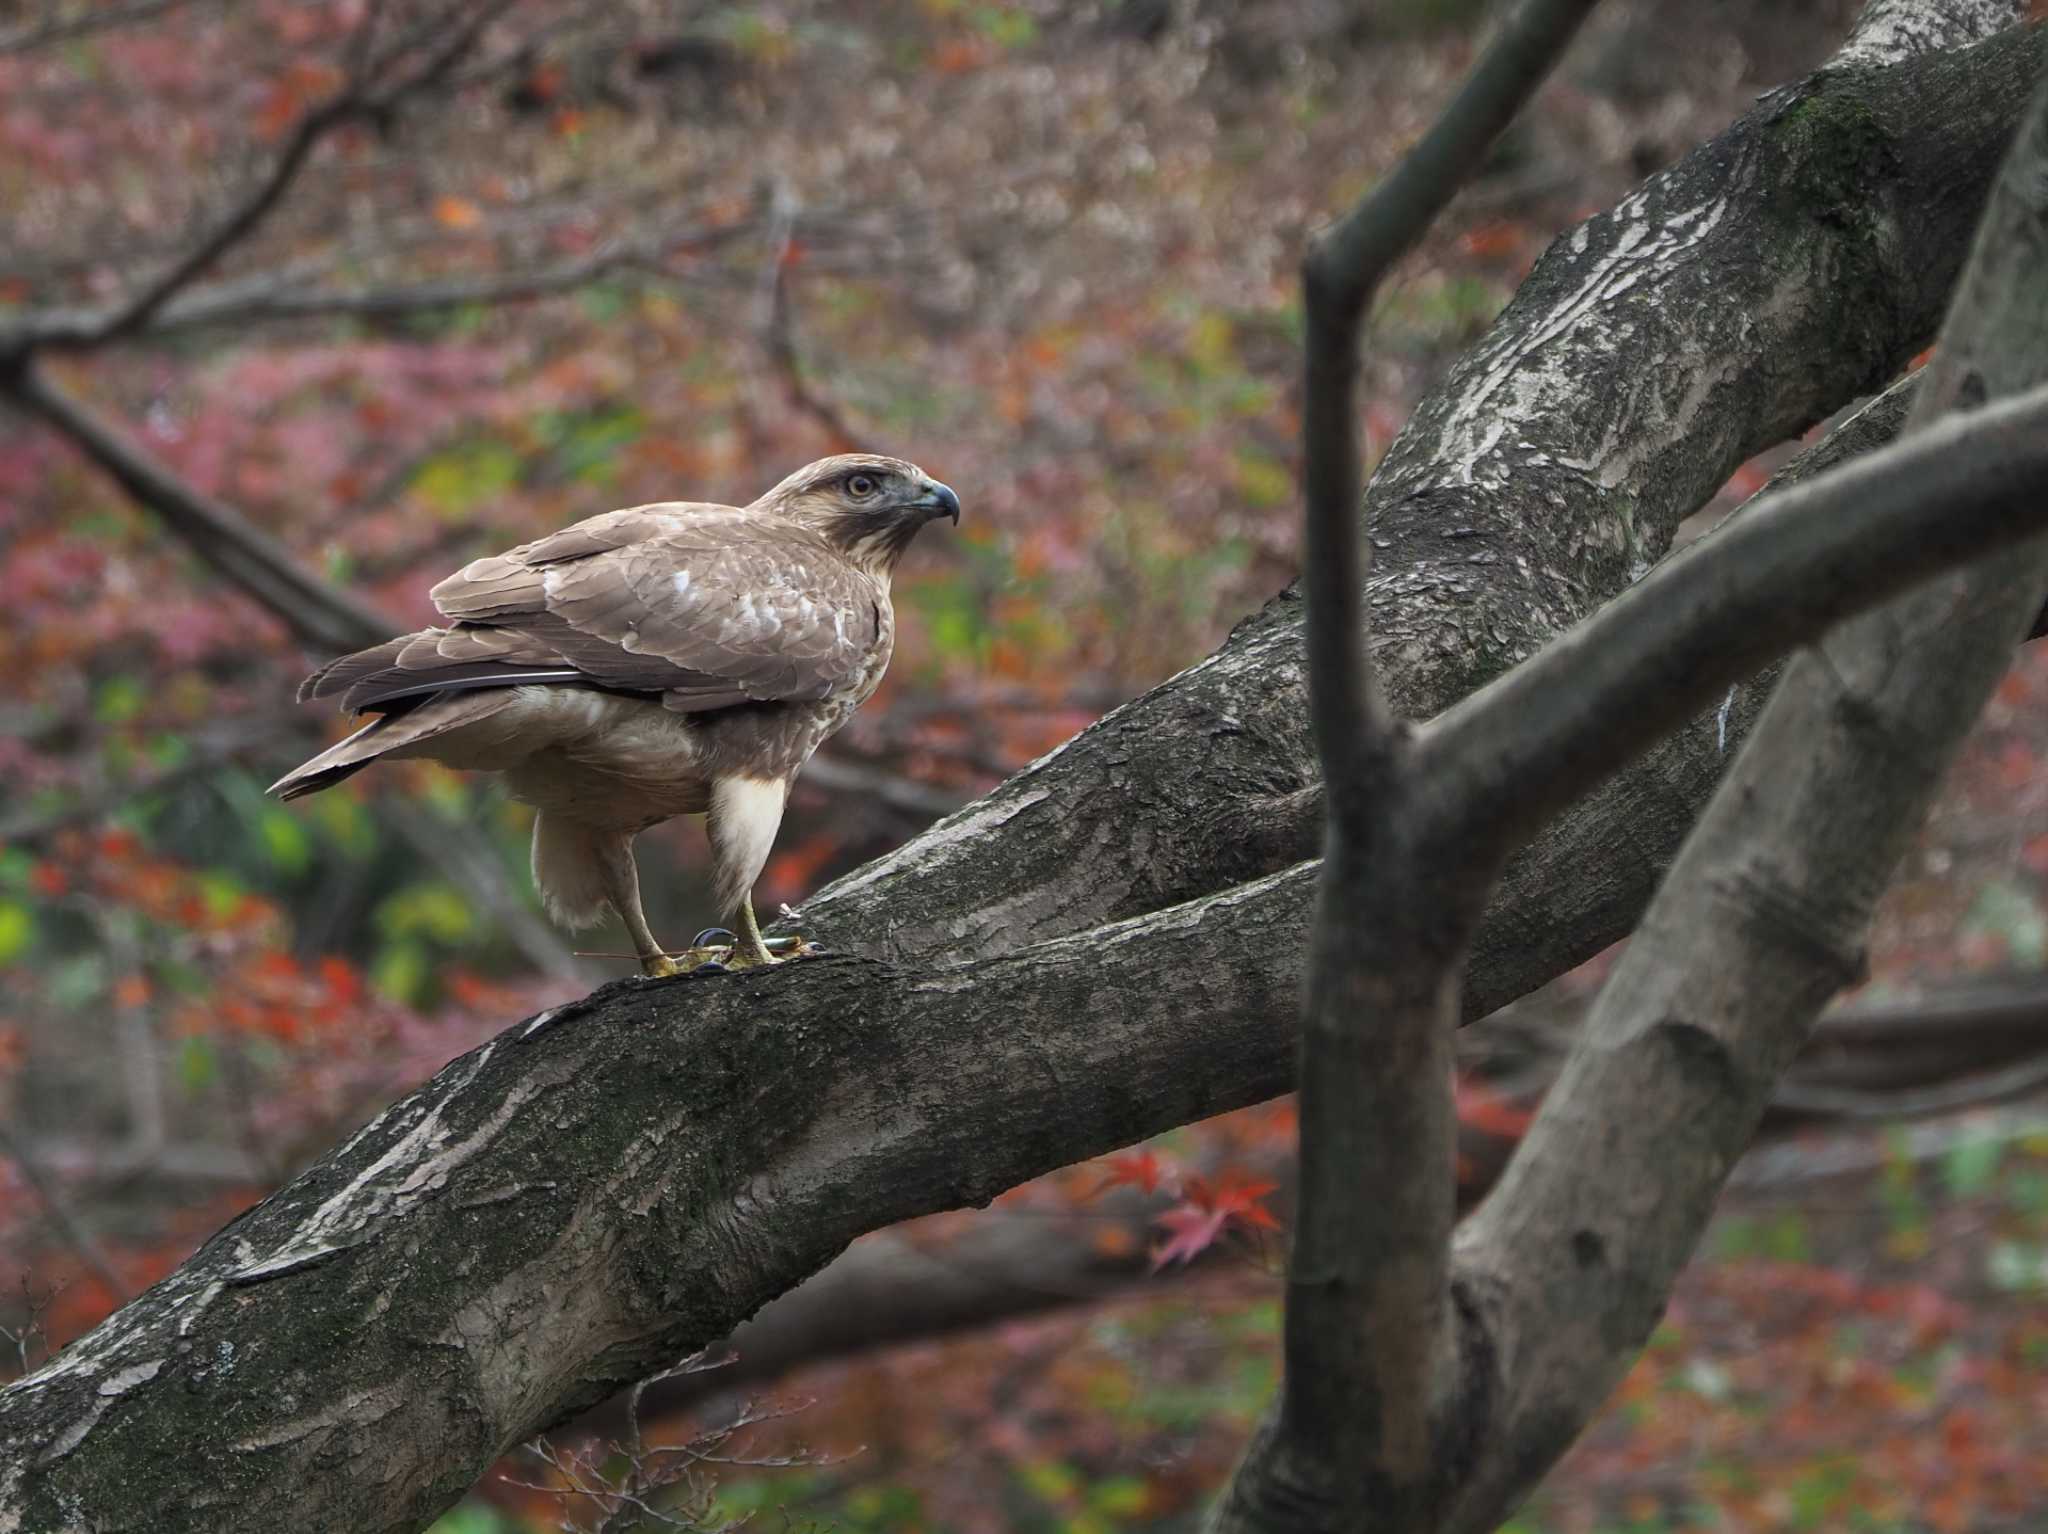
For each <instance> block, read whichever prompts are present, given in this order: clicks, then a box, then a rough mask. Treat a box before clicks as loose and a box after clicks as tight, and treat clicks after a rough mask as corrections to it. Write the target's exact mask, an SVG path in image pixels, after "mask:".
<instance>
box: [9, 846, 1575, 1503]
mask: <svg viewBox="0 0 2048 1534" xmlns="http://www.w3.org/2000/svg"><path fill="white" fill-rule="evenodd" d="M1312 876H1313V870H1312V869H1307V868H1304V869H1299V870H1295V871H1292V872H1290V873H1287V874H1282V875H1278V876H1275V877H1274V878H1271V879H1268V880H1264V881H1260V882H1258V883H1255V884H1252V885H1248V886H1245V887H1243V888H1241V889H1237V890H1232V891H1229V892H1226V893H1224V894H1222V895H1217V896H1212V897H1209V898H1207V899H1204V900H1201V901H1198V902H1194V903H1192V904H1190V905H1187V906H1182V907H1178V908H1175V909H1173V910H1170V911H1166V912H1161V913H1158V914H1156V915H1153V916H1148V917H1144V918H1139V919H1137V920H1135V921H1131V922H1126V923H1121V924H1117V925H1114V926H1111V927H1107V928H1104V929H1100V930H1098V931H1094V932H1089V933H1084V934H1081V935H1079V936H1077V937H1074V938H1069V939H1064V940H1059V941H1055V942H1051V943H1047V944H1041V945H1039V946H1037V947H1034V948H1030V949H1026V950H1024V951H1022V952H1019V953H1014V954H1010V955H1006V956H1002V957H999V958H996V959H992V960H982V961H978V962H976V963H973V964H969V965H966V966H962V967H959V968H955V969H950V970H943V971H936V972H933V971H921V972H906V971H902V970H898V969H896V968H894V967H892V966H889V965H886V964H879V963H874V962H871V961H858V960H851V959H848V960H832V959H821V960H817V961H813V962H808V963H806V964H803V965H797V966H791V967H789V968H787V969H784V970H779V971H776V972H774V973H771V974H763V975H754V976H748V975H734V976H729V977H723V978H718V979H690V978H685V979H682V980H678V981H674V982H669V983H666V984H650V983H643V982H626V983H621V984H618V985H613V986H609V987H607V988H605V989H604V990H602V991H600V992H598V993H596V994H595V995H594V996H592V997H590V998H588V999H587V1000H586V1001H584V1002H582V1003H578V1004H576V1005H575V1006H572V1007H570V1008H565V1009H562V1010H561V1011H559V1012H557V1013H555V1014H554V1015H552V1016H547V1015H543V1017H542V1018H541V1019H537V1020H536V1021H535V1022H534V1023H532V1024H529V1025H527V1026H526V1027H525V1028H523V1029H515V1030H512V1031H510V1032H508V1033H506V1034H504V1035H502V1036H501V1037H500V1038H499V1039H498V1040H496V1041H494V1042H493V1043H491V1044H489V1045H486V1046H484V1047H483V1048H482V1049H481V1050H478V1051H476V1052H474V1053H472V1054H470V1055H468V1056H465V1057H464V1058H463V1059H461V1060H459V1061H457V1062H456V1063H455V1064H453V1065H451V1066H450V1067H449V1068H448V1069H447V1070H445V1071H443V1072H442V1073H441V1074H440V1075H439V1076H438V1077H436V1078H435V1080H434V1081H433V1082H432V1083H430V1084H428V1085H427V1086H426V1087H424V1088H422V1089H421V1090H420V1091H418V1092H416V1093H414V1094H413V1095H412V1096H410V1097H409V1098H407V1099H405V1100H404V1101H402V1102H400V1103H399V1104H397V1105H395V1106H394V1107H393V1108H391V1109H389V1110H387V1112H385V1113H384V1114H383V1115H381V1116H380V1117H379V1118H378V1119H377V1120H376V1121H375V1122H374V1123H373V1124H372V1125H370V1126H369V1127H368V1128H366V1129H365V1130H364V1131H362V1132H361V1133H359V1134H358V1135H356V1136H355V1137H353V1138H352V1139H351V1140H350V1141H349V1142H348V1143H347V1144H345V1145H343V1146H342V1147H340V1148H338V1149H337V1150H336V1151H335V1152H334V1153H332V1154H331V1155H330V1156H329V1157H328V1158H327V1159H326V1160H324V1161H322V1162H321V1163H320V1164H319V1165H318V1166H316V1167H314V1168H313V1169H312V1170H311V1171H309V1172H308V1173H306V1174H305V1175H303V1176H302V1177H300V1178H299V1179H297V1180H296V1181H295V1182H294V1183H292V1184H291V1185H289V1186H287V1187H286V1188H284V1189H283V1190H281V1191H280V1192H279V1193H277V1194H276V1195H274V1196H273V1197H272V1198H271V1199H269V1200H267V1201H266V1202H265V1203H264V1204H263V1205H261V1206H259V1207H258V1208H257V1209H255V1210H252V1211H251V1212H250V1213H248V1214H247V1215H244V1216H243V1217H242V1218H241V1219H239V1220H237V1221H236V1222H235V1223H234V1224H232V1225H230V1226H229V1227H228V1228H227V1229H226V1230H224V1231H222V1232H221V1233H220V1234H219V1235H218V1236H216V1237H215V1238H214V1239H213V1240H212V1241H210V1242H209V1243H208V1244H207V1245H206V1246H205V1247H204V1248H202V1249H201V1251H200V1252H199V1253H198V1254H197V1255H196V1256H195V1257H194V1258H193V1259H192V1260H191V1261H190V1262H189V1263H187V1264H186V1266H185V1267H184V1268H181V1269H180V1270H179V1271H178V1272H177V1273H176V1274H174V1275H172V1276H171V1277H170V1278H169V1279H167V1280H165V1281H164V1282H163V1283H161V1284H159V1285H158V1286H157V1287H156V1288H154V1289H152V1290H151V1291H150V1292H149V1293H148V1294H146V1295H144V1296H143V1297H142V1298H141V1299H139V1300H137V1301H136V1302H135V1303H134V1304H132V1305H130V1306H129V1307H127V1308H126V1309H124V1310H123V1311H121V1312H119V1313H118V1314H117V1315H115V1316H114V1317H112V1318H111V1319H110V1320H109V1321H108V1322H106V1323H105V1324H104V1325H103V1326H102V1327H101V1328H99V1329H98V1330H97V1331H95V1332H94V1333H93V1334H91V1335H90V1336H89V1337H87V1338H85V1339H83V1340H81V1341H80V1342H79V1343H78V1344H76V1345H75V1346H74V1347H72V1348H71V1349H68V1350H66V1352H65V1353H64V1354H63V1355H61V1356H60V1357H59V1358H58V1359H57V1360H56V1361H55V1362H54V1363H53V1364H52V1365H50V1366H49V1367H47V1368H46V1369H44V1370H43V1371H41V1372H39V1373H38V1374H36V1375H34V1376H31V1377H30V1378H28V1379H26V1380H24V1381H21V1382H19V1383H18V1384H16V1385H14V1386H12V1387H10V1388H9V1389H8V1390H6V1391H5V1392H0V1519H4V1517H5V1516H7V1515H13V1516H15V1517H16V1518H17V1519H18V1525H19V1526H20V1527H23V1528H41V1527H46V1526H48V1527H62V1526H64V1525H63V1522H62V1518H61V1516H60V1509H62V1508H64V1507H66V1506H72V1505H82V1506H89V1507H91V1508H92V1509H93V1511H94V1516H95V1517H96V1518H97V1519H98V1527H99V1529H100V1531H101V1534H114V1531H117V1530H119V1529H121V1528H123V1527H124V1524H123V1519H128V1520H129V1522H128V1523H127V1525H125V1526H128V1527H137V1528H141V1527H148V1528H151V1529H156V1530H177V1529H180V1528H190V1529H206V1530H209V1531H219V1534H234V1531H236V1530H240V1529H258V1528H268V1527H271V1526H274V1523H275V1520H276V1519H277V1518H278V1517H279V1516H280V1515H281V1514H282V1513H283V1512H284V1510H286V1509H287V1508H296V1509H298V1510H299V1511H300V1514H301V1515H303V1512H304V1509H306V1508H308V1507H318V1508H320V1509H322V1510H323V1511H324V1512H331V1513H332V1515H333V1517H334V1519H335V1521H336V1522H337V1523H339V1524H342V1525H345V1526H350V1527H355V1528H360V1529H363V1530H382V1529H411V1528H417V1527H420V1526H422V1525H423V1524H424V1523H425V1522H426V1521H428V1520H429V1519H431V1517H432V1516H433V1515H434V1514H435V1513H436V1512H437V1511H438V1510H439V1509H440V1508H441V1507H443V1506H445V1505H446V1503H447V1502H449V1501H451V1500H452V1499H453V1498H454V1497H455V1496H457V1495H459V1494H460V1493H461V1491H462V1490H463V1489H464V1488H465V1487H466V1486H467V1485H468V1484H469V1483H470V1481H471V1480H473V1478H474V1476H475V1475H476V1474H477V1473H479V1472H480V1471H481V1470H482V1468H483V1467H484V1465H485V1464H487V1463H488V1462H489V1461H490V1459H491V1458H493V1457H494V1456H495V1455H496V1454H497V1453H499V1452H500V1451H501V1450H503V1449H504V1448H506V1447H508V1446H509V1445H510V1444H512V1443H515V1442H518V1441H520V1440H521V1439H523V1438H525V1437H528V1436H530V1435H531V1434H532V1433H534V1432H535V1431H537V1430H540V1429H542V1428H544V1427H546V1426H548V1425H550V1424H551V1423H553V1422H554V1421H557V1420H559V1419H560V1418H562V1417H563V1416H565V1415H567V1414H569V1413H571V1412H573V1411H574V1410H576V1409H577V1408H579V1407H582V1406H586V1405H589V1404H591V1403H592V1402H594V1401H596V1400H597V1399H599V1398H601V1397H602V1396H604V1395H605V1394H608V1393H609V1392H610V1391H611V1390H612V1389H614V1388H617V1387H618V1386H620V1385H623V1384H625V1383H627V1382H629V1381H631V1380H632V1379H634V1378H637V1377H638V1376H640V1375H642V1374H645V1373H647V1372H649V1371H650V1370H651V1369H652V1368H654V1367H655V1366H657V1365H658V1364H660V1363H663V1362H665V1361H667V1360H668V1359H671V1358H674V1357H677V1356H680V1355H682V1354H684V1353H688V1352H691V1351H694V1350H695V1349H696V1348H697V1347H699V1346H701V1345H703V1344H704V1343H705V1342H708V1341H710V1340H713V1339H715V1338H717V1337H719V1336H722V1335H724V1334H725V1333H726V1332H727V1331H729V1330H730V1329H731V1328H732V1327H733V1325H734V1324H735V1323H737V1322H738V1321H739V1320H740V1319H742V1318H743V1317H745V1316H746V1315H748V1314H749V1313H751V1312H752V1311H753V1310H754V1309H755V1308H756V1307H757V1306H758V1305H760V1304H761V1303H762V1302H763V1301H764V1300H766V1299H768V1298H769V1297H771V1296H772V1295H774V1294H776V1293H778V1292H780V1291H782V1290H784V1289H787V1288H789V1287H790V1286H792V1285H793V1284H794V1283H795V1282H797V1281H798V1280H800V1279H801V1278H803V1277H804V1276H806V1275H807V1274H809V1273H811V1272H812V1271H814V1270H816V1269H817V1268H818V1267H819V1266H821V1265H822V1264H823V1263H824V1262H825V1261H826V1260H827V1259H828V1258H829V1257H830V1256H831V1255H832V1254H833V1253H835V1252H836V1251H838V1250H839V1249H840V1248H841V1247H843V1246H844V1245H845V1244H846V1243H847V1242H848V1241H850V1240H851V1239H852V1237H853V1236H855V1235H857V1234H860V1233H861V1232H863V1231H865V1230H869V1229H874V1228H877V1227H879V1226H881V1225H884V1224H889V1223H893V1222H894V1221H897V1220H900V1219H904V1218H907V1217H909V1216H912V1215H916V1214H921V1213H927V1212H930V1211H932V1210H936V1209H941V1208H950V1207H955V1206H957V1205H960V1204H963V1203H974V1202H979V1201H983V1200H986V1199H988V1198H990V1197H992V1196H993V1195H994V1194H995V1193H996V1192H998V1191H1000V1190H1001V1189H1003V1188H1005V1187H1008V1186H1012V1185H1014V1184H1015V1183H1017V1182H1020V1181H1023V1180H1025V1179H1026V1178H1029V1177H1031V1176H1034V1175H1037V1174H1039V1173H1042V1172H1045V1171H1049V1170H1051V1169H1053V1168H1054V1167H1057V1166H1060V1165H1064V1164H1067V1163H1069V1162H1072V1161H1075V1160H1079V1159H1083V1158H1085V1157H1088V1156H1091V1155H1095V1154H1098V1153H1100V1152H1102V1151H1105V1150H1108V1149H1111V1148H1113V1147H1115V1146H1119V1145H1123V1144H1128V1143H1130V1142H1131V1141H1133V1140H1136V1139H1140V1138H1143V1137H1145V1136H1147V1135H1150V1134H1153V1133H1155V1132H1158V1131H1159V1130H1162V1129H1165V1128H1167V1127H1170V1126H1171V1125H1173V1124H1176V1123H1181V1122H1185V1121H1186V1120H1188V1119H1191V1118H1195V1117H1198V1116H1202V1115H1204V1114H1208V1113H1213V1112H1217V1111H1220V1110H1223V1109H1227V1108H1230V1107H1235V1106H1240V1105H1243V1104H1245V1103H1248V1102H1252V1101H1256V1100H1258V1099H1260V1098H1264V1097H1268V1096H1272V1095H1274V1094H1275V1093H1277V1092H1279V1091H1281V1090H1284V1089H1285V1087H1286V1086H1287V1085H1288V1084H1289V1081H1290V1079H1291V1077H1292V1074H1293V1070H1292V1067H1293V1040H1292V1037H1291V1030H1290V1029H1289V1028H1288V1027H1287V1026H1286V1024H1285V1022H1284V1021H1283V1020H1284V1019H1286V1018H1287V1017H1289V1016H1290V1015H1292V1011H1293V1006H1294V1003H1295V995H1294V975H1293V970H1294V963H1293V957H1292V956H1293V954H1294V952H1295V948H1294V944H1295V943H1296V941H1297V940H1298V937H1297V934H1298V933H1299V930H1300V924H1301V918H1302V914H1303V907H1304V904H1305V896H1306V890H1307V885H1308V882H1309V880H1310V878H1312ZM1547 957H1548V956H1539V955H1537V954H1534V953H1532V951H1531V950H1530V949H1529V948H1528V947H1527V946H1526V945H1524V944H1522V943H1520V942H1519V941H1518V940H1515V939H1514V938H1513V937H1512V935H1511V936H1510V940H1509V941H1507V942H1505V943H1503V942H1501V941H1500V940H1499V938H1498V937H1497V936H1496V935H1494V934H1490V933H1488V932H1486V931H1485V930H1482V933H1481V937H1480V940H1479V943H1478V945H1477V948H1476V960H1475V965H1474V969H1473V972H1472V977H1471V984H1470V986H1469V989H1468V993H1467V1005H1468V1009H1469V1010H1471V1011H1474V1012H1484V1011H1490V1010H1492V1009H1493V1008H1495V1007H1497V1006H1498V1005H1500V1004H1501V1003H1502V1002H1503V1001H1505V1000H1507V999H1509V998H1510V997H1511V996H1512V995H1515V994H1519V992H1520V991H1523V990H1526V989H1528V987H1529V986H1530V985H1531V984H1532V983H1533V982H1534V981H1535V980H1536V979H1538V978H1540V976H1541V974H1542V972H1543V971H1544V970H1545V969H1546V968H1548V965H1547V963H1546V958H1547ZM366 1463H367V1464H376V1465H378V1466H380V1467H383V1469H384V1471H385V1473H384V1474H382V1475H380V1476H377V1477H365V1476H363V1475H362V1474H361V1473H360V1470H359V1467H360V1466H361V1465H363V1464H366ZM4 1526H5V1524H4V1521H0V1527H4Z"/></svg>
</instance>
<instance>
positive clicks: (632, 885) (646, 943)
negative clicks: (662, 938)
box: [597, 836, 683, 979]
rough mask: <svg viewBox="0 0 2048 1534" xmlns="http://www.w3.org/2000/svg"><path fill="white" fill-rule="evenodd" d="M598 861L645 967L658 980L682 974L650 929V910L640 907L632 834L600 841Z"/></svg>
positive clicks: (613, 902) (613, 903)
mask: <svg viewBox="0 0 2048 1534" xmlns="http://www.w3.org/2000/svg"><path fill="white" fill-rule="evenodd" d="M597 860H598V868H599V870H600V874H601V877H602V878H603V880H604V897H605V899H606V900H608V901H610V902H611V907H612V909H613V910H614V911H617V912H618V913H619V920H620V921H622V922H624V923H625V924H626V935H627V936H628V937H630V938H631V939H632V940H633V948H634V951H635V952H637V953H638V954H639V955H640V967H641V969H643V970H645V971H646V972H647V973H648V974H649V975H652V976H653V977H654V978H656V979H660V978H662V977H663V976H666V975H680V974H681V973H682V972H683V966H682V965H680V964H678V963H676V961H675V960H674V959H672V958H670V957H669V956H668V955H667V954H666V953H665V952H663V950H662V946H661V944H659V943H657V942H656V941H655V940H654V933H653V932H652V931H651V930H650V929H649V928H648V925H647V913H646V912H644V911H642V910H641V909H640V870H639V868H638V867H637V866H635V864H634V862H633V839H632V837H630V836H621V837H607V838H605V839H603V840H600V841H599V842H598V844H597Z"/></svg>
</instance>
